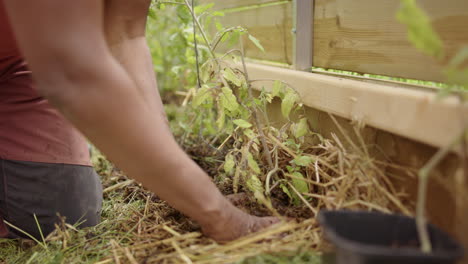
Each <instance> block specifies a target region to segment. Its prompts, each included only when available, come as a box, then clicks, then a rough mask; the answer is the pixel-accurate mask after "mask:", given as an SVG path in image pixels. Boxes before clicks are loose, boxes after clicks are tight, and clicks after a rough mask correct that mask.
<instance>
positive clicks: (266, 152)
mask: <svg viewBox="0 0 468 264" xmlns="http://www.w3.org/2000/svg"><path fill="white" fill-rule="evenodd" d="M240 45H241V60H242V67H243V69H244V76H245V80H246V83H247V91H248V94H249V99H250V101H251V102H252V110H253V111H252V114H253V116H254V120H255V126H256V127H257V130H258V134H259V135H260V141H261V142H262V147H263V156H264V157H265V159H266V160H267V162H268V170H269V171H271V170H273V168H274V165H273V159H272V158H271V153H270V149H269V148H268V144H267V142H266V138H265V134H264V133H263V127H264V125H263V123H262V122H261V120H260V118H259V116H258V109H257V107H256V105H255V102H254V99H253V95H252V85H251V84H250V81H249V74H248V72H247V66H246V64H245V58H244V42H243V40H242V38H240ZM273 175H274V174H273ZM261 178H262V180H263V181H265V180H266V176H264V175H263V176H262V177H261Z"/></svg>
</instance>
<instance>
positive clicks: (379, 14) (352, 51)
mask: <svg viewBox="0 0 468 264" xmlns="http://www.w3.org/2000/svg"><path fill="white" fill-rule="evenodd" d="M418 4H419V5H420V6H421V7H422V8H423V9H424V10H425V11H426V12H427V13H428V14H429V15H430V17H431V20H432V24H433V26H434V28H435V29H436V31H437V32H438V33H439V34H440V36H441V38H442V40H443V41H444V45H445V50H446V53H447V55H448V57H451V56H453V55H454V54H455V53H456V52H457V51H458V50H459V49H460V47H461V46H463V45H467V44H468V1H466V0H446V1H440V0H420V1H418ZM398 8H399V1H397V0H388V1H375V0H354V1H349V0H316V1H315V13H314V15H315V20H314V48H313V49H314V52H313V54H314V66H318V67H324V68H332V69H340V70H348V71H355V72H361V73H371V74H379V75H387V76H395V77H403V78H412V79H420V80H429V81H441V82H442V81H444V80H445V79H444V76H443V74H442V73H441V71H442V65H443V64H444V63H446V61H447V59H445V60H444V62H442V64H441V63H438V62H437V61H436V60H434V59H432V58H429V57H428V56H426V55H424V54H422V53H421V52H419V51H418V50H416V49H415V48H413V47H412V46H411V44H410V43H409V42H408V41H407V33H406V28H405V27H404V26H403V25H402V24H400V23H399V22H398V21H397V20H396V18H395V14H396V12H397V10H398Z"/></svg>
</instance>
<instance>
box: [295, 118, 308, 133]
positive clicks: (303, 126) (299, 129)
mask: <svg viewBox="0 0 468 264" xmlns="http://www.w3.org/2000/svg"><path fill="white" fill-rule="evenodd" d="M308 132H309V124H308V123H307V118H302V119H301V120H299V122H298V123H297V124H295V126H294V137H296V138H300V137H303V136H305V135H307V133H308Z"/></svg>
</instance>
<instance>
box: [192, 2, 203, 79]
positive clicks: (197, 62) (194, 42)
mask: <svg viewBox="0 0 468 264" xmlns="http://www.w3.org/2000/svg"><path fill="white" fill-rule="evenodd" d="M194 2H195V1H194V0H192V5H191V7H192V10H194V6H195V4H194ZM191 13H192V19H193V22H192V24H193V44H194V45H195V64H196V68H197V88H200V87H201V81H200V65H199V57H198V43H197V26H196V25H195V20H196V19H197V18H196V17H195V12H191Z"/></svg>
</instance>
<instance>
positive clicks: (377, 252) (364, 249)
mask: <svg viewBox="0 0 468 264" xmlns="http://www.w3.org/2000/svg"><path fill="white" fill-rule="evenodd" d="M330 213H339V214H350V213H352V214H353V215H361V216H370V215H386V216H391V217H400V218H406V219H409V220H411V221H415V220H414V218H413V217H409V216H406V215H402V214H389V213H382V212H375V211H374V212H372V211H363V210H359V211H354V210H343V209H341V210H321V211H320V212H319V215H318V221H319V223H320V225H321V226H322V230H324V231H323V232H324V233H325V235H326V237H327V238H328V239H329V240H330V241H331V242H333V244H335V245H336V247H338V248H341V249H345V250H348V251H352V252H355V253H358V254H361V255H365V256H380V257H382V256H388V257H408V258H418V259H421V260H422V259H428V260H429V259H431V260H436V259H437V260H452V259H458V258H461V257H462V256H463V248H462V247H461V246H459V245H458V243H456V242H455V241H454V240H453V239H452V238H450V239H451V240H452V241H453V242H454V244H457V248H456V249H455V250H451V251H448V250H437V251H432V252H431V253H423V252H421V250H420V249H419V248H392V247H387V246H376V245H370V244H365V243H360V242H356V241H353V240H350V239H347V238H344V237H342V236H340V235H338V234H337V232H336V231H335V230H331V229H330V228H323V227H324V226H326V224H325V218H326V214H330ZM428 226H429V227H430V228H431V229H434V230H437V231H438V232H442V231H441V230H440V229H438V228H437V227H435V226H433V225H431V224H428ZM442 233H444V234H445V232H442Z"/></svg>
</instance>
